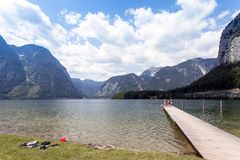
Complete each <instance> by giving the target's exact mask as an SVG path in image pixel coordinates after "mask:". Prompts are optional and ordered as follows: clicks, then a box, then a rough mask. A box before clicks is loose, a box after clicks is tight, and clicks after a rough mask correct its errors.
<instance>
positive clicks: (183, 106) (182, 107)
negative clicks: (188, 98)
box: [182, 100, 184, 110]
mask: <svg viewBox="0 0 240 160" xmlns="http://www.w3.org/2000/svg"><path fill="white" fill-rule="evenodd" d="M183 108H184V102H183V100H182V110H183Z"/></svg>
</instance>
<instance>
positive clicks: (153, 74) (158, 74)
mask: <svg viewBox="0 0 240 160" xmlns="http://www.w3.org/2000/svg"><path fill="white" fill-rule="evenodd" d="M215 63H216V59H214V58H210V59H201V58H196V59H191V60H188V61H185V62H183V63H180V64H178V65H175V66H171V67H169V66H168V67H158V68H157V67H152V68H150V69H148V70H146V71H144V72H143V73H142V74H141V75H140V76H137V75H135V74H127V75H122V76H116V77H112V78H110V79H108V80H107V81H106V82H105V83H104V84H103V86H102V87H101V88H100V90H99V91H98V93H97V96H101V97H110V96H112V95H114V94H116V93H119V92H128V91H141V90H169V89H174V88H177V87H182V86H186V85H188V84H190V83H191V82H193V81H195V80H197V79H199V78H200V77H202V76H203V75H205V74H206V73H207V72H209V71H210V70H211V69H212V68H213V67H214V64H215Z"/></svg>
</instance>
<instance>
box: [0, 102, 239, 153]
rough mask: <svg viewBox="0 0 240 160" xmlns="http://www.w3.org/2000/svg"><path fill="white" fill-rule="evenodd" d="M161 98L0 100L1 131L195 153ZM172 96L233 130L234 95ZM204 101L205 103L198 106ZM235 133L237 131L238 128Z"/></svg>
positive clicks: (189, 109)
mask: <svg viewBox="0 0 240 160" xmlns="http://www.w3.org/2000/svg"><path fill="white" fill-rule="evenodd" d="M161 103H163V101H162V100H110V99H99V100H4V101H0V133H1V134H16V135H22V136H33V137H41V138H45V139H53V140H56V139H59V138H60V137H62V136H65V137H67V138H68V139H69V140H70V141H76V142H80V143H84V144H86V143H98V144H111V145H114V146H116V147H117V148H126V149H130V150H136V151H166V152H176V153H194V152H195V151H194V149H193V148H192V146H191V145H190V144H189V142H188V141H187V139H186V138H185V136H184V135H183V134H182V132H181V131H180V130H179V129H178V128H177V127H176V125H175V124H174V123H173V122H172V121H171V120H170V119H169V117H168V116H166V114H165V112H164V111H163V109H162V108H161V107H160V104H161ZM183 103H184V105H183V106H182V100H174V105H175V106H177V107H179V108H181V109H182V108H183V110H185V111H186V112H188V113H191V114H193V115H195V116H197V117H199V118H201V119H203V120H205V121H208V122H209V123H211V124H214V125H216V126H218V127H220V128H223V129H225V130H227V131H229V132H231V133H234V134H236V135H238V134H239V131H240V107H239V104H240V103H239V101H223V112H222V113H220V109H219V101H212V100H206V101H204V102H202V101H201V100H184V102H183ZM203 104H204V109H203V107H202V106H203ZM239 135H240V134H239Z"/></svg>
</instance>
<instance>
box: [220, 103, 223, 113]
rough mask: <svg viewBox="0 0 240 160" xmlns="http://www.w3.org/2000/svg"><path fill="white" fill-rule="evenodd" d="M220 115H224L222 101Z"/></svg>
mask: <svg viewBox="0 0 240 160" xmlns="http://www.w3.org/2000/svg"><path fill="white" fill-rule="evenodd" d="M220 115H221V116H222V115H223V102H222V100H220Z"/></svg>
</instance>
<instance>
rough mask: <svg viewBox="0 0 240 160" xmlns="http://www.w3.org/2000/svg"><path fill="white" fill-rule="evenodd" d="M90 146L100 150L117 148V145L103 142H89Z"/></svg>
mask: <svg viewBox="0 0 240 160" xmlns="http://www.w3.org/2000/svg"><path fill="white" fill-rule="evenodd" d="M87 146H88V147H91V148H95V149H100V150H112V149H116V147H115V146H113V145H110V144H107V145H102V144H93V143H88V144H87Z"/></svg>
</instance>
